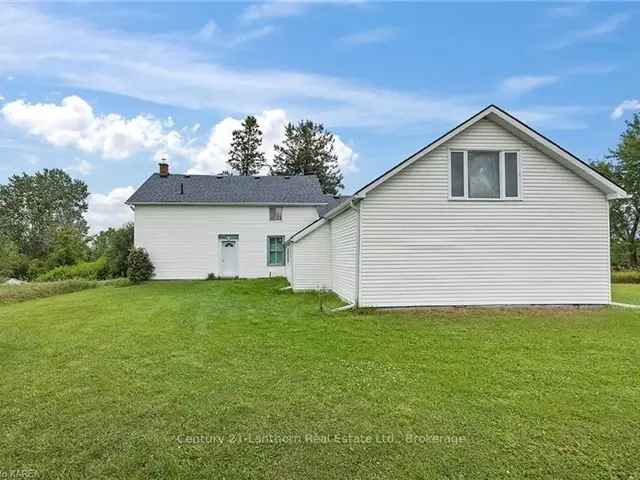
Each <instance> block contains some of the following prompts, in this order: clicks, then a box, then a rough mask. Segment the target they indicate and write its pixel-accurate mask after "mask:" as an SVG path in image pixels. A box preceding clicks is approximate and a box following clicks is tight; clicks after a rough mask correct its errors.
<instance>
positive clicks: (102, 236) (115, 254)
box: [91, 223, 133, 278]
mask: <svg viewBox="0 0 640 480" xmlns="http://www.w3.org/2000/svg"><path fill="white" fill-rule="evenodd" d="M132 248H133V223H127V224H126V225H124V226H122V227H120V228H109V229H108V230H103V231H102V232H100V233H99V234H98V235H96V236H95V237H94V238H93V249H92V255H91V256H92V258H93V259H98V258H100V257H105V258H106V260H107V267H106V268H107V271H108V274H109V276H110V277H114V278H118V277H124V276H126V274H127V257H128V256H129V252H130V251H131V249H132Z"/></svg>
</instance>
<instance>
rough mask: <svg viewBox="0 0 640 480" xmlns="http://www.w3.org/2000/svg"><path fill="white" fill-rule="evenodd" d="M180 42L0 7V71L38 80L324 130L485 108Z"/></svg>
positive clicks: (440, 118)
mask: <svg viewBox="0 0 640 480" xmlns="http://www.w3.org/2000/svg"><path fill="white" fill-rule="evenodd" d="M270 8H271V7H270ZM273 8H275V7H273ZM187 40H188V39H187ZM185 41H186V40H185V39H184V38H175V37H171V38H165V37H162V36H160V37H159V36H157V35H145V34H140V33H138V34H131V33H126V32H122V31H112V30H102V29H98V28H96V27H94V26H92V25H90V24H87V23H83V22H81V21H78V20H69V19H62V18H60V17H55V16H49V15H46V14H44V13H42V12H41V11H39V10H38V9H37V8H36V7H34V6H32V5H25V4H4V5H3V6H2V10H1V13H0V75H1V74H3V73H4V74H7V73H16V74H30V75H36V76H43V75H46V76H47V78H50V79H52V81H56V82H59V83H61V84H62V85H65V86H67V87H72V88H73V87H75V88H83V89H90V90H93V91H101V92H107V93H111V94H117V95H125V96H128V97H131V98H136V99H139V100H143V101H148V102H154V103H158V104H162V105H172V106H176V107H183V108H190V109H195V110H209V109H213V110H215V111H216V112H224V113H225V114H227V115H230V116H240V115H244V114H246V113H247V112H260V111H265V110H270V109H273V108H274V106H278V107H279V108H283V109H285V110H286V111H287V113H288V114H289V115H290V116H291V117H292V118H305V117H306V118H313V119H314V120H316V121H320V122H322V123H324V124H325V125H327V126H329V127H330V128H332V129H335V128H340V127H354V128H361V129H362V128H377V129H400V128H407V127H419V128H420V129H422V130H424V129H425V128H429V127H432V126H435V125H437V126H438V127H440V126H442V125H443V124H446V125H451V124H452V123H457V122H459V121H461V120H462V119H464V118H466V117H467V116H469V115H471V114H473V113H475V112H477V111H478V110H479V109H480V108H481V107H483V106H484V105H485V104H486V103H487V102H486V100H484V99H485V98H486V96H485V95H479V94H478V92H476V93H475V94H474V93H473V92H471V93H469V92H464V94H462V95H457V96H456V95H454V96H451V95H442V94H440V93H438V92H400V91H396V90H392V89H385V88H377V87H373V86H370V85H366V84H361V83H358V82H355V81H352V80H346V79H343V78H340V77H335V76H328V75H317V74H313V73H307V72H300V71H291V70H284V69H280V70H277V71H274V70H249V69H238V68H230V67H227V66H225V65H222V64H219V63H215V62H214V61H212V60H211V49H210V48H202V49H201V50H200V49H198V48H196V47H195V46H193V45H186V44H185ZM221 48H223V47H221ZM480 98H482V99H483V100H479V99H480ZM567 111H569V110H567ZM549 118H551V117H549ZM553 119H554V120H553V123H545V124H538V125H536V126H537V127H555V126H556V124H558V125H560V126H562V125H563V124H564V123H565V121H569V122H571V121H573V119H572V118H568V119H565V118H562V117H560V116H557V115H554V116H553Z"/></svg>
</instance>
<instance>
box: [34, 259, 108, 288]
mask: <svg viewBox="0 0 640 480" xmlns="http://www.w3.org/2000/svg"><path fill="white" fill-rule="evenodd" d="M108 276H109V272H108V269H107V259H106V257H100V258H99V259H97V260H96V261H94V262H80V263H77V264H75V265H69V266H64V267H57V268H54V269H53V270H49V271H48V272H46V273H44V274H42V275H40V276H39V277H37V278H36V282H55V281H60V280H71V279H79V278H82V279H85V280H104V279H106V278H107V277H108Z"/></svg>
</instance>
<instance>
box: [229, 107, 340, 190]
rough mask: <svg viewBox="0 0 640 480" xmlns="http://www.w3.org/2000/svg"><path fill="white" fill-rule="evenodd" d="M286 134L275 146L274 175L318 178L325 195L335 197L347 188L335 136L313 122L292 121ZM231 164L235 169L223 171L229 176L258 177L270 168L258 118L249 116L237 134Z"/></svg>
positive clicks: (233, 136)
mask: <svg viewBox="0 0 640 480" xmlns="http://www.w3.org/2000/svg"><path fill="white" fill-rule="evenodd" d="M284 133H285V138H284V141H283V142H282V144H281V145H275V146H274V150H275V155H274V158H273V164H272V165H270V166H269V171H270V174H271V175H316V176H317V177H318V180H319V181H320V185H321V186H322V190H323V192H324V193H327V194H331V195H336V194H337V193H338V191H339V190H340V189H342V188H344V185H343V184H342V179H343V177H342V173H341V172H340V167H339V166H338V155H337V154H336V151H335V137H334V135H333V133H331V132H329V131H327V130H325V128H324V126H323V125H322V124H320V123H315V122H312V121H311V120H302V121H300V122H299V123H297V124H293V123H291V122H289V123H288V124H287V126H286V127H285V132H284ZM227 163H228V164H229V166H230V167H231V171H229V170H227V171H225V172H223V173H225V174H227V175H234V174H235V175H257V174H258V173H260V172H261V171H262V170H263V169H264V168H265V167H266V166H267V160H266V158H265V155H264V152H263V151H262V131H261V130H260V127H259V125H258V120H257V119H256V117H254V116H252V115H249V116H247V117H246V118H245V119H244V120H243V122H242V127H241V128H240V129H238V130H234V131H233V134H232V141H231V148H230V149H229V156H228V159H227Z"/></svg>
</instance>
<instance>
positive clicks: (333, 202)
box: [316, 195, 351, 217]
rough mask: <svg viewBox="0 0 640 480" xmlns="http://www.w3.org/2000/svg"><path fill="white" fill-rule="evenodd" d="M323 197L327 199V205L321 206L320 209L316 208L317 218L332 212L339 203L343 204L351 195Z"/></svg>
mask: <svg viewBox="0 0 640 480" xmlns="http://www.w3.org/2000/svg"><path fill="white" fill-rule="evenodd" d="M325 197H326V199H327V204H326V205H322V206H321V207H316V209H317V210H318V216H320V217H324V215H325V213H327V212H328V211H330V210H333V209H334V208H336V207H337V206H338V205H340V204H341V203H344V202H346V201H347V200H350V199H351V195H336V196H333V195H325Z"/></svg>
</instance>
